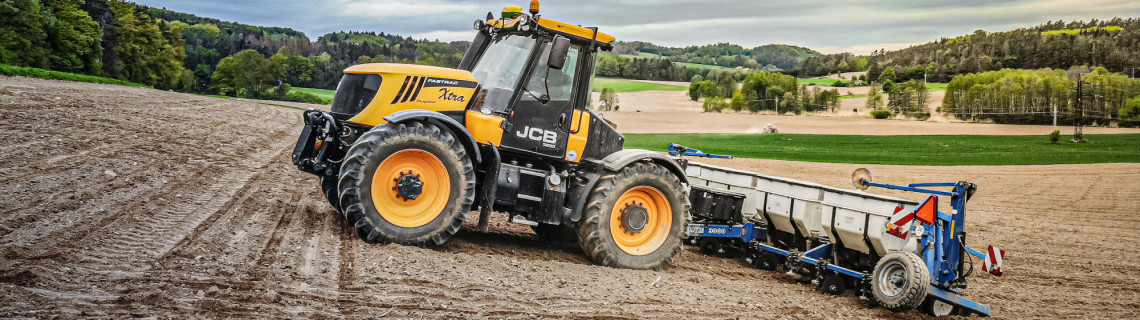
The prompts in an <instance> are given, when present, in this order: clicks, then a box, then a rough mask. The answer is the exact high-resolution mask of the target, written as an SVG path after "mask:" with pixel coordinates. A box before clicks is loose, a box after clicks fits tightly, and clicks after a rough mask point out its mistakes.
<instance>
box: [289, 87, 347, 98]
mask: <svg viewBox="0 0 1140 320" xmlns="http://www.w3.org/2000/svg"><path fill="white" fill-rule="evenodd" d="M291 90H293V91H297V92H304V93H308V94H312V95H316V96H318V97H321V98H325V99H329V100H332V98H333V96H334V95H336V91H334V90H328V89H314V88H300V87H293V89H291Z"/></svg>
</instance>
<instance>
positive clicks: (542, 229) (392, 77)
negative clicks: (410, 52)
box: [293, 1, 690, 269]
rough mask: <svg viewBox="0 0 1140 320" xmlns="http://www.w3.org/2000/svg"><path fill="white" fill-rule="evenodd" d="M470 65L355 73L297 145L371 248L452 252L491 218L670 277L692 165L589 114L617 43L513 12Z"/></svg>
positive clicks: (313, 113)
mask: <svg viewBox="0 0 1140 320" xmlns="http://www.w3.org/2000/svg"><path fill="white" fill-rule="evenodd" d="M474 27H475V29H476V30H477V31H478V33H477V35H476V36H475V39H474V40H473V41H472V44H471V48H470V49H469V50H468V51H467V52H466V54H465V55H464V56H463V60H462V62H460V64H459V67H458V68H457V69H447V68H438V67H430V66H419V65H406V64H388V63H374V64H360V65H355V66H352V67H349V68H348V69H346V70H345V71H344V76H343V78H342V79H341V82H340V84H339V85H338V86H337V90H336V95H335V98H334V99H333V105H332V112H323V111H320V110H315V109H310V110H307V111H305V113H304V118H305V127H304V129H303V130H302V133H301V136H300V138H299V139H298V141H297V146H296V148H295V149H294V151H293V162H294V163H295V164H296V165H297V166H298V168H300V169H301V170H302V171H305V172H308V173H312V174H316V175H317V176H319V177H320V181H321V188H322V189H323V191H324V194H325V196H326V197H327V198H328V200H329V202H330V203H331V204H332V205H333V207H335V208H336V209H337V211H339V212H340V213H341V214H343V215H344V217H345V219H346V220H347V221H348V222H349V223H350V224H351V225H352V226H353V227H354V228H356V230H357V233H358V234H359V235H360V237H361V238H362V239H364V240H365V241H368V242H395V243H401V244H407V245H416V246H421V247H430V246H433V245H438V244H442V243H444V242H445V241H447V239H448V238H449V237H450V236H452V235H453V234H455V233H456V232H457V231H459V228H460V225H461V224H462V223H463V221H464V220H465V219H466V218H467V214H468V212H470V211H472V210H478V211H479V225H478V227H479V228H481V229H482V230H484V231H485V230H486V229H487V221H488V219H489V215H490V214H491V212H492V211H498V212H505V213H507V214H508V217H509V219H510V221H511V222H517V223H524V224H528V225H530V226H531V227H532V228H533V229H534V231H535V232H536V233H537V234H538V235H539V236H540V237H542V238H545V239H550V240H560V241H577V242H578V243H579V245H580V246H581V248H582V250H583V251H584V252H585V253H586V254H587V255H588V256H589V257H590V258H591V259H592V260H593V261H595V262H597V263H599V264H602V265H606V266H612V267H620V268H635V269H658V268H660V267H661V266H662V265H663V264H667V263H670V262H671V261H672V258H673V256H674V255H675V254H676V253H677V252H679V251H680V250H681V240H682V239H681V238H682V237H683V236H684V231H685V229H684V228H685V226H686V225H687V224H688V223H689V221H690V217H689V207H690V202H689V191H688V189H689V186H688V181H687V178H686V177H685V172H684V168H683V165H682V164H681V163H679V162H678V160H676V159H673V158H670V157H668V156H665V155H661V154H658V153H654V152H650V151H645V150H633V149H623V145H624V140H625V138H624V137H623V136H622V135H621V134H620V133H618V131H617V130H616V129H615V126H614V125H613V124H612V123H609V122H608V121H606V120H604V119H602V118H601V117H599V116H598V115H597V114H596V113H594V112H593V111H592V110H590V109H589V105H588V104H589V103H588V102H589V100H590V91H591V90H590V88H591V81H592V79H593V74H594V64H595V61H596V57H597V54H598V52H599V50H606V51H608V50H611V49H612V47H613V43H614V41H615V39H614V37H613V36H610V35H607V34H604V33H600V32H598V31H597V28H585V27H581V26H577V25H574V24H570V23H565V22H560V21H556V20H552V19H547V18H545V17H542V16H540V15H538V3H537V1H534V2H532V3H531V7H530V14H525V13H523V12H522V9H521V8H519V7H517V6H510V7H507V8H506V9H505V10H504V12H503V14H502V15H501V16H500V18H498V19H495V18H494V16H493V14H491V13H488V14H487V19H486V20H485V21H484V20H476V21H475V24H474Z"/></svg>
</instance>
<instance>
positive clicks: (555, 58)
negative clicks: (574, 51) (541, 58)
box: [546, 37, 570, 70]
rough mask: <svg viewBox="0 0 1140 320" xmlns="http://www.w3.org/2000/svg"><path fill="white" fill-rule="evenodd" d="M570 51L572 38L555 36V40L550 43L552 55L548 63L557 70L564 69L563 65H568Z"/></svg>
mask: <svg viewBox="0 0 1140 320" xmlns="http://www.w3.org/2000/svg"><path fill="white" fill-rule="evenodd" d="M569 52H570V39H567V38H564V37H554V42H553V43H551V44H550V57H549V58H548V59H547V61H546V64H547V65H548V66H549V67H550V68H551V69H555V70H562V66H564V65H566V55H567V54H569Z"/></svg>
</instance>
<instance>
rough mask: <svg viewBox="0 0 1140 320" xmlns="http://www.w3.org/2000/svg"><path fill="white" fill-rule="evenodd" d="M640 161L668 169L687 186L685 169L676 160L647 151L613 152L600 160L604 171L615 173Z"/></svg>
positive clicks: (628, 150) (627, 150)
mask: <svg viewBox="0 0 1140 320" xmlns="http://www.w3.org/2000/svg"><path fill="white" fill-rule="evenodd" d="M641 160H649V161H653V162H654V163H656V164H659V165H661V166H662V167H665V169H669V172H672V173H673V174H675V175H677V178H678V179H681V183H683V184H689V177H688V176H686V175H685V168H682V167H681V164H680V163H677V160H674V159H673V158H670V157H669V156H666V155H663V154H660V153H656V152H653V151H649V150H641V149H622V150H621V151H618V152H614V153H611V154H610V155H608V156H606V157H605V158H604V159H602V164H604V165H605V167H606V170H609V171H615V172H616V171H618V170H621V168H625V166H628V165H630V164H631V163H634V162H636V161H641Z"/></svg>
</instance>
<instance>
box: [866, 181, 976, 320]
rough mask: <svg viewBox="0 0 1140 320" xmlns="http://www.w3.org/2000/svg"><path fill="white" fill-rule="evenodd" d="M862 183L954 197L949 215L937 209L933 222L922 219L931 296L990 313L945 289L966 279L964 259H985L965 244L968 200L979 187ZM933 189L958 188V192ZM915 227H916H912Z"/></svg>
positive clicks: (973, 310) (920, 241)
mask: <svg viewBox="0 0 1140 320" xmlns="http://www.w3.org/2000/svg"><path fill="white" fill-rule="evenodd" d="M861 183H862V184H863V185H865V186H868V187H877V188H884V189H892V190H901V191H909V192H918V193H926V194H930V195H931V196H930V197H935V196H945V197H950V207H951V209H952V211H950V213H949V214H947V213H945V212H942V211H937V215H936V218H935V220H934V221H933V222H932V223H930V224H926V223H924V222H918V223H919V224H922V227H923V229H924V231H925V232H923V233H922V235H921V237H920V238H919V245H920V246H921V248H922V250H921V251H922V252H921V253H922V258H923V262H925V263H926V267H927V269H928V270H929V271H930V282H931V284H932V285H933V286H932V287H931V291H930V293H929V295H930V296H931V297H933V298H935V299H938V300H941V301H942V302H946V303H949V304H952V305H954V306H957V307H960V308H963V309H967V310H969V311H970V312H974V313H977V314H980V315H982V316H987V317H988V316H990V306H988V305H984V304H980V303H977V302H974V301H970V300H969V299H966V298H964V297H962V296H961V295H958V294H957V293H956V292H954V291H951V290H955V289H951V290H947V289H944V288H952V287H953V286H954V285H955V282H957V281H959V280H961V279H963V278H964V276H965V274H964V273H967V272H968V271H967V270H963V266H964V265H963V262H964V261H963V259H964V258H967V257H966V254H968V255H973V256H977V257H979V258H982V259H984V258H985V255H984V254H982V253H981V252H979V251H977V250H974V249H971V248H968V247H965V245H964V244H963V240H962V239H963V237H965V234H966V201H968V200H969V198H970V193H972V192H973V191H974V189H975V188H977V186H976V185H974V184H972V183H969V182H966V181H959V182H936V183H911V184H907V185H901V186H900V185H892V184H886V183H874V182H869V181H861ZM929 188H954V191H940V190H934V189H929ZM915 221H918V219H915ZM913 229H916V228H915V227H912V230H913ZM970 265H971V266H973V263H972V262H971V264H970ZM955 291H957V290H955Z"/></svg>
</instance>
